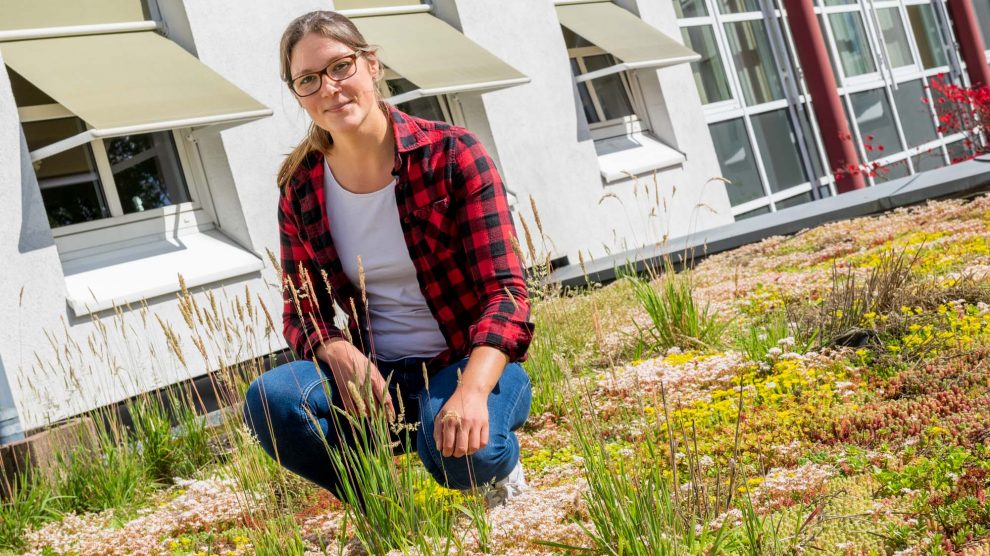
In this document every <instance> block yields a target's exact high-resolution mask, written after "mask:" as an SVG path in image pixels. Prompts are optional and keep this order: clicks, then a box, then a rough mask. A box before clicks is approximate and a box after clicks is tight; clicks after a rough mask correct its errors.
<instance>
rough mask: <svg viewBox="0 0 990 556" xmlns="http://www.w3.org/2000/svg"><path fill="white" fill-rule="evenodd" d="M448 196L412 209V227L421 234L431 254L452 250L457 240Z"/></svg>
mask: <svg viewBox="0 0 990 556" xmlns="http://www.w3.org/2000/svg"><path fill="white" fill-rule="evenodd" d="M452 205H453V203H452V200H451V198H450V196H443V197H440V198H439V199H434V200H432V201H430V202H429V203H427V204H426V205H423V206H420V207H417V208H415V209H413V211H412V213H411V214H410V216H411V220H412V223H413V227H414V228H416V229H418V230H419V231H420V233H421V234H422V238H423V240H424V241H425V242H426V247H427V249H429V251H431V252H433V253H438V252H442V251H449V250H452V249H453V247H454V242H455V241H456V238H457V221H456V218H455V217H454V207H453V206H452Z"/></svg>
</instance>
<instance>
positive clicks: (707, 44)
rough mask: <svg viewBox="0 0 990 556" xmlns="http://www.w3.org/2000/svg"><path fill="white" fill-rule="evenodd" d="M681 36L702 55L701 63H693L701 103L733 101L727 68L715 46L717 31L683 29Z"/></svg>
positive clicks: (707, 28)
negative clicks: (726, 72)
mask: <svg viewBox="0 0 990 556" xmlns="http://www.w3.org/2000/svg"><path fill="white" fill-rule="evenodd" d="M681 34H682V35H683V36H684V44H686V45H687V47H688V48H690V49H691V50H694V51H695V52H697V53H698V54H701V60H700V61H698V62H692V63H691V70H692V71H693V72H694V82H695V84H696V85H697V86H698V94H699V95H701V103H702V104H709V103H712V102H719V101H723V100H729V99H731V98H732V93H731V92H729V84H728V82H727V81H726V77H725V67H724V66H723V65H722V59H721V58H720V57H719V52H718V45H717V44H715V30H714V29H713V28H712V26H711V25H700V26H698V27H685V28H684V29H681Z"/></svg>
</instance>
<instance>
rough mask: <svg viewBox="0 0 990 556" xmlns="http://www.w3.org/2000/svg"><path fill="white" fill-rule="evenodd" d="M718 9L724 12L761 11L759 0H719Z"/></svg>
mask: <svg viewBox="0 0 990 556" xmlns="http://www.w3.org/2000/svg"><path fill="white" fill-rule="evenodd" d="M718 11H719V12H721V13H724V14H737V13H742V12H758V11H760V3H759V1H758V0H718Z"/></svg>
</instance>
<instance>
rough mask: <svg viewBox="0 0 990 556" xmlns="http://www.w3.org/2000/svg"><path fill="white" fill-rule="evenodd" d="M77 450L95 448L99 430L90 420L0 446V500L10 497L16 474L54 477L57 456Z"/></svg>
mask: <svg viewBox="0 0 990 556" xmlns="http://www.w3.org/2000/svg"><path fill="white" fill-rule="evenodd" d="M77 447H89V448H91V449H95V447H96V426H95V425H94V423H93V420H92V419H90V418H89V417H77V418H75V419H70V420H69V421H66V422H64V423H60V424H58V425H55V426H53V427H52V428H50V429H46V430H44V431H41V432H38V433H35V434H32V435H30V436H28V437H27V438H24V439H23V440H18V441H17V442H13V443H10V444H4V445H3V446H0V500H4V499H6V498H7V497H8V496H10V486H11V484H12V482H13V481H14V480H15V476H16V475H17V474H24V473H29V472H34V471H40V472H42V473H45V474H49V473H51V469H52V467H53V466H54V465H55V464H56V463H57V462H58V455H59V454H60V453H65V452H66V451H67V450H72V449H75V448H77Z"/></svg>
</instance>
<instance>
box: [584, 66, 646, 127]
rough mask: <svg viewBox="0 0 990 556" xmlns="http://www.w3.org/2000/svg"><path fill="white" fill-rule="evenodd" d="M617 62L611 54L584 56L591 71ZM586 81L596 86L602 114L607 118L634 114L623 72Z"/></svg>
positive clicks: (612, 118)
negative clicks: (623, 80) (623, 79)
mask: <svg viewBox="0 0 990 556" xmlns="http://www.w3.org/2000/svg"><path fill="white" fill-rule="evenodd" d="M615 64H616V61H615V58H613V57H612V56H611V55H609V54H600V55H598V56H586V57H585V58H584V66H585V67H586V68H588V72H589V73H590V72H593V71H597V70H600V69H604V68H607V67H610V66H614V65H615ZM585 83H591V84H592V87H594V88H595V94H596V95H597V96H598V104H599V105H600V106H601V108H602V112H603V114H602V115H603V116H604V117H605V120H615V119H617V118H623V117H625V116H632V115H633V114H634V112H633V108H632V102H630V101H629V93H628V92H626V86H625V85H624V84H623V83H622V75H621V74H618V73H613V74H612V75H606V76H605V77H599V78H598V79H592V80H591V81H586V82H585Z"/></svg>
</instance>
